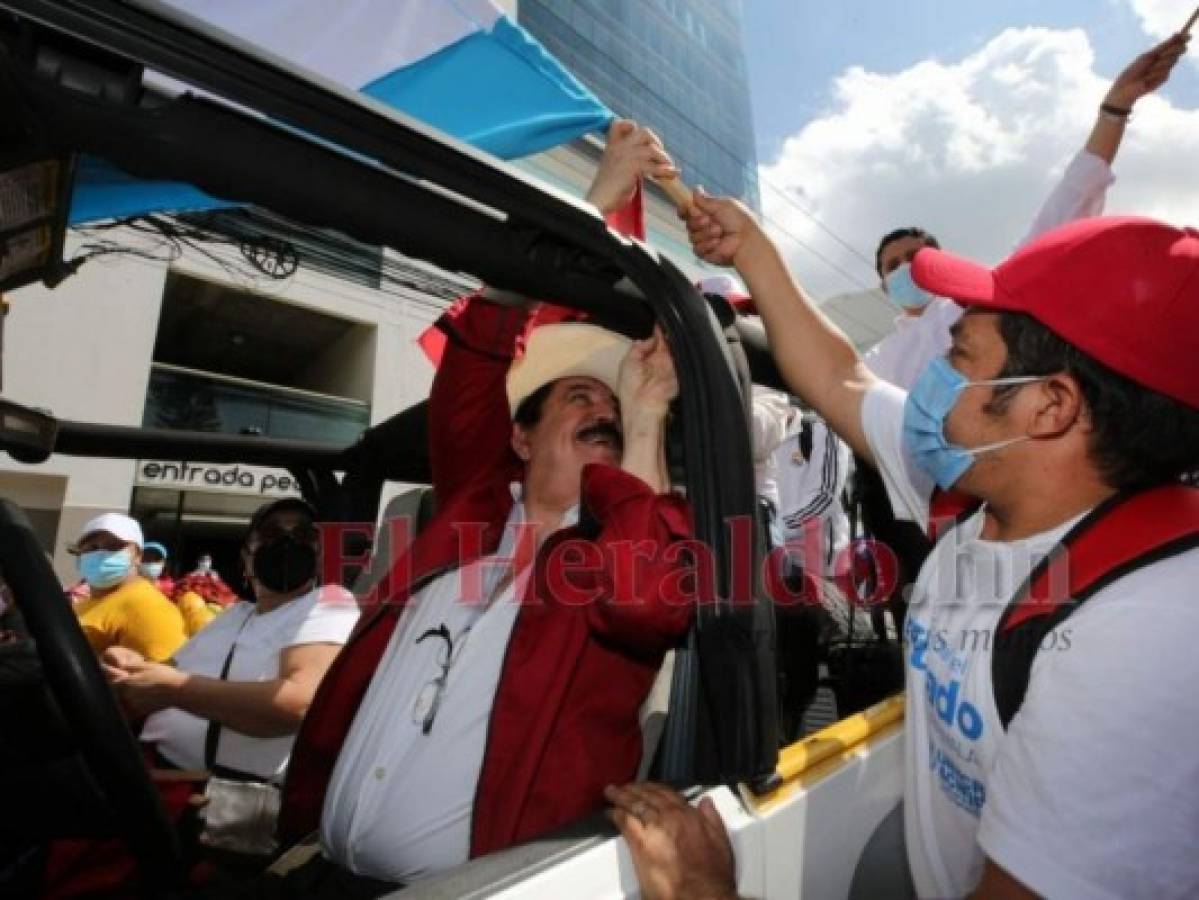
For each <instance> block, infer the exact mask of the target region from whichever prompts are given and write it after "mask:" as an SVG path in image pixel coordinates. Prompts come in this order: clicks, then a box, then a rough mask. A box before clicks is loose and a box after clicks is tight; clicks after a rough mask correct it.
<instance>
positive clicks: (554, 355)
mask: <svg viewBox="0 0 1199 900" xmlns="http://www.w3.org/2000/svg"><path fill="white" fill-rule="evenodd" d="M632 343H633V342H632V341H630V340H629V339H628V338H627V337H624V336H623V335H619V334H616V333H615V332H613V331H609V330H608V329H607V328H601V327H600V326H598V325H586V324H582V323H579V322H563V323H559V324H555V325H542V326H541V327H539V328H534V329H533V330H532V331H531V332H529V338H528V343H527V344H526V345H525V354H524V356H521V357H519V358H517V359H516V361H515V362H513V363H512V365H511V367H510V368H509V369H508V409H509V410H510V411H511V413H512V414H513V415H516V410H517V408H518V407H519V406H520V404H521V403H522V402H523V401H524V400H525V399H526V398H528V397H529V396H530V395H532V394H534V393H536V392H537V390H538V389H539V388H541V387H544V386H545V385H547V384H549V383H550V382H551V381H557V380H558V379H559V378H571V377H576V378H577V377H585V378H594V379H596V380H597V381H602V382H603V383H604V384H606V385H607V386H608V389H609V390H611V391H612V393H614V394H615V393H616V389H617V386H618V385H619V384H620V364H621V363H622V362H623V361H624V358H625V354H626V353H628V352H629V347H630V346H632Z"/></svg>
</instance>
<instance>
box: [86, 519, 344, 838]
mask: <svg viewBox="0 0 1199 900" xmlns="http://www.w3.org/2000/svg"><path fill="white" fill-rule="evenodd" d="M315 518H316V517H315V512H314V511H313V509H312V507H311V506H309V505H308V504H307V503H305V502H304V501H303V500H300V499H298V498H287V499H283V500H277V501H274V502H271V503H268V504H266V505H265V506H263V507H261V508H260V509H259V510H258V511H257V512H255V513H254V516H253V518H252V519H251V521H250V527H249V531H248V533H247V535H246V541H245V545H244V547H243V549H242V560H243V565H244V566H245V573H246V578H247V580H248V581H249V583H250V585H251V588H252V589H253V592H254V600H253V601H244V600H243V601H239V602H238V603H236V604H235V605H234V606H232V607H231V608H230V609H229V610H228V611H227V612H226V613H225V614H223V615H221V616H220V617H218V618H217V619H215V620H214V621H213V622H212V623H211V624H210V625H209V626H208V627H206V628H204V630H202V631H200V632H199V633H198V634H197V635H196V636H195V637H194V638H192V640H190V641H189V642H188V643H187V644H185V645H184V646H183V647H182V648H181V649H180V650H179V651H178V652H177V653H176V654H175V659H174V664H173V665H166V664H163V663H160V662H154V661H152V660H147V659H145V658H144V656H143V655H142V654H140V653H138V652H136V651H134V650H132V649H128V648H125V647H114V648H111V649H110V650H108V651H107V652H106V653H105V654H104V657H103V662H104V665H105V670H106V673H107V675H108V677H109V680H110V682H111V683H112V684H113V686H114V688H115V689H116V691H117V695H118V696H119V697H120V699H121V700H122V701H123V703H124V704H125V706H126V708H127V709H128V710H130V711H131V712H132V713H133V714H134V715H135V716H148V718H147V719H146V721H145V724H144V725H143V727H142V730H141V740H142V742H143V743H144V744H147V745H149V746H150V747H151V748H152V752H153V755H154V758H155V759H156V760H158V761H159V762H160V763H161V764H162V765H163V766H164V767H166V768H176V769H184V770H205V771H208V772H211V773H213V774H214V775H216V776H217V777H218V778H224V779H231V780H233V781H238V782H243V783H251V784H255V785H262V786H264V790H263V791H261V792H259V793H262V794H264V796H265V797H266V801H265V802H267V804H268V807H269V808H268V813H269V814H268V815H267V816H265V819H266V821H265V822H263V823H259V824H260V825H262V826H264V827H260V828H259V829H258V830H257V837H258V839H259V840H258V842H257V843H255V842H254V841H249V843H248V844H246V845H245V846H243V847H240V848H238V847H229V848H227V849H242V850H243V851H245V852H259V853H263V852H269V850H270V849H271V848H272V847H273V839H272V838H271V833H272V832H273V824H274V822H273V814H274V810H275V809H276V808H277V800H278V786H279V785H280V784H281V782H282V778H283V775H284V773H285V771H286V768H287V762H288V758H289V756H290V754H291V747H292V743H293V741H294V739H295V734H296V731H297V730H298V729H299V726H300V722H301V721H302V720H303V718H304V714H305V713H306V712H307V710H308V705H309V704H310V703H311V702H312V698H313V695H314V694H315V693H316V688H317V686H318V685H319V684H320V682H321V679H322V678H323V677H324V675H325V672H326V670H327V669H328V668H329V665H330V664H331V663H332V661H333V659H334V657H336V656H337V654H338V652H339V651H340V649H341V647H342V645H343V644H344V643H345V642H346V640H347V638H348V637H349V635H350V632H351V630H352V629H353V627H354V623H355V622H356V621H357V620H358V606H357V604H356V603H355V601H354V598H353V596H352V595H350V594H349V592H347V591H345V590H344V589H343V588H341V587H340V586H335V585H324V586H321V585H320V583H319V581H318V568H317V565H318V559H319V550H320V546H319V532H318V530H317V528H316V525H315ZM212 784H213V783H212V782H210V783H209V791H208V796H209V803H208V805H207V806H206V807H205V808H204V813H203V815H204V816H205V817H206V829H208V828H211V826H212V820H213V817H214V816H217V817H222V818H221V823H222V824H223V825H231V823H229V822H228V821H226V819H225V818H223V817H225V816H226V815H227V813H226V811H225V810H222V809H220V808H219V807H220V804H221V802H222V800H223V799H224V794H223V793H221V792H219V791H218V792H214V791H213V790H212ZM232 824H235V823H232ZM265 826H269V827H265ZM204 834H205V835H207V834H208V831H207V830H206V831H205V832H204ZM208 839H209V840H210V841H218V840H219V835H218V836H209V838H208Z"/></svg>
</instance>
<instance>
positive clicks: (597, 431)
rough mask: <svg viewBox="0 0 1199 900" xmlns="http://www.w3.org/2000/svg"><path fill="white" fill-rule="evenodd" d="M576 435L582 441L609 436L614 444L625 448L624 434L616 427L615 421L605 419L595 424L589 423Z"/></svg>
mask: <svg viewBox="0 0 1199 900" xmlns="http://www.w3.org/2000/svg"><path fill="white" fill-rule="evenodd" d="M576 437H577V438H578V439H579V440H581V441H588V440H591V439H592V438H608V439H609V440H610V441H611V442H612V444H613V446H615V447H617V448H623V446H624V436H623V435H622V434H621V433H620V429H619V428H617V427H616V423H615V422H609V421H603V422H596V423H595V424H594V425H588V426H587V427H586V428H584V429H583V430H581V431H580V432H579V433H578V434H577V435H576Z"/></svg>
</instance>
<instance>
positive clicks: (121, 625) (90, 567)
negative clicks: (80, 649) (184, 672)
mask: <svg viewBox="0 0 1199 900" xmlns="http://www.w3.org/2000/svg"><path fill="white" fill-rule="evenodd" d="M143 544H144V539H143V537H142V528H141V526H140V525H139V524H138V523H137V522H136V521H135V520H133V519H131V518H130V517H129V516H125V515H121V514H120V513H105V514H104V515H102V516H97V517H96V518H94V519H92V520H91V521H90V522H88V523H87V524H86V525H84V526H83V529H82V531H81V532H80V534H79V539H78V540H77V541H76V542H75V546H74V547H72V548H71V552H72V553H75V554H76V555H77V557H78V563H77V565H78V568H79V574H80V575H82V576H83V579H84V580H85V581H86V582H87V584H88V587H89V588H90V589H91V596H90V597H88V598H87V599H86V600H83V601H81V602H79V603H78V604H76V606H75V614H76V615H77V616H78V617H79V624H80V626H81V627H82V628H83V633H84V634H85V635H87V639H88V642H89V643H90V644H91V645H92V649H94V650H95V651H96V653H97V654H100V653H103V652H104V651H105V650H107V649H108V648H109V647H117V646H120V647H128V648H130V649H131V650H136V651H137V652H138V653H140V654H142V656H144V657H146V659H152V660H156V661H160V662H161V661H163V660H166V659H170V658H171V656H172V655H173V654H174V652H175V651H176V650H178V649H179V647H181V646H182V645H183V642H184V641H185V640H186V639H187V634H186V631H185V629H184V624H183V616H182V614H181V613H180V612H179V608H178V607H177V606H175V604H174V603H172V602H171V601H170V600H168V599H167V598H166V597H164V596H163V594H162V592H161V591H159V590H158V589H157V588H156V587H154V585H153V584H151V583H150V582H149V581H147V580H146V579H145V578H143V577H142V576H141V575H140V574H139V573H138V570H137V564H138V562H139V560H140V559H141V550H142V546H143Z"/></svg>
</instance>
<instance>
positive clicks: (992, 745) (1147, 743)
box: [611, 195, 1199, 898]
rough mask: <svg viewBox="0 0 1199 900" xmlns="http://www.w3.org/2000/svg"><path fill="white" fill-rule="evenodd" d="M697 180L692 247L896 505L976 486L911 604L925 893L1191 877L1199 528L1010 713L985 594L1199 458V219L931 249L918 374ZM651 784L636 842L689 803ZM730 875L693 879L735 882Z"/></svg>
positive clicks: (1085, 613)
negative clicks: (970, 253)
mask: <svg viewBox="0 0 1199 900" xmlns="http://www.w3.org/2000/svg"><path fill="white" fill-rule="evenodd" d="M696 204H697V211H696V212H695V213H694V214H693V215H692V217H691V218H690V220H689V223H688V224H689V228H690V230H691V234H692V238H693V242H694V244H695V246H696V252H697V253H698V254H700V255H701V256H702V257H704V258H705V259H707V260H709V261H710V262H725V263H728V262H733V263H734V264H735V265H736V266H737V268H738V270H739V271H740V273H741V274H742V276H743V277H745V279H746V282H747V284H748V285H749V287H750V290H751V292H752V294H753V296H754V298H755V301H756V302H757V305H758V308H759V310H760V311H761V312H762V315H763V319H764V320H765V322H766V328H767V332H768V335H769V338H770V345H771V348H772V350H773V353H774V355H775V359H776V361H777V363H778V365H779V368H780V370H781V372H782V374H783V376H784V378H785V379H786V380H787V382H788V384H789V385H790V386H791V387H792V389H793V390H794V391H795V393H796V394H797V395H799V396H801V397H803V398H804V399H805V400H807V401H808V402H810V403H811V404H812V406H813V407H814V408H815V409H816V410H817V412H819V413H820V414H821V415H823V416H824V418H825V419H826V420H827V421H828V422H829V423H830V425H831V426H832V427H833V428H834V429H835V430H836V431H837V432H838V433H839V434H840V435H841V436H842V437H843V438H844V439H845V440H846V441H847V442H848V443H849V444H850V445H851V446H852V447H853V448H855V450H856V451H857V452H858V453H859V454H861V455H862V456H864V457H867V458H868V459H870V460H872V461H873V462H874V463H875V464H876V465H877V466H878V468H879V469H880V471H881V472H882V473H883V476H884V479H885V482H886V485H887V489H888V492H889V493H890V495H891V498H892V502H893V504H894V505H895V507H896V509H898V510H900V511H901V513H902V514H904V515H905V516H906V517H908V518H910V519H913V520H916V521H922V520H923V519H925V518H926V517H927V515H928V499H929V497H930V495H931V492H932V488H933V486H934V484H935V485H937V486H939V487H941V488H944V489H948V488H951V487H952V488H957V489H960V490H962V491H964V492H966V493H968V494H971V495H973V496H975V497H978V498H979V499H981V500H982V501H983V503H984V505H983V507H982V508H981V509H980V510H979V511H978V512H977V513H975V514H974V515H973V516H971V517H970V518H969V519H967V520H966V521H964V522H963V523H961V524H960V525H959V526H958V527H957V528H956V529H954V530H953V531H952V532H950V538H949V539H946V540H942V541H941V542H940V543H939V544H938V545H937V547H936V549H935V550H934V552H933V554H932V556H930V558H929V561H928V562H927V563H926V565H925V567H924V569H923V570H922V571H921V574H920V578H919V581H918V584H917V589H916V593H915V595H914V598H913V604H912V608H911V612H910V620H909V623H908V625H907V626H906V628H905V637H906V652H907V679H908V687H909V690H908V697H909V706H908V713H907V717H906V721H905V738H906V767H907V772H906V779H905V805H904V812H905V834H906V838H907V843H908V859H909V863H910V866H911V870H912V876H913V879H914V882H915V885H916V888H917V891H918V893H919V894H920V896H922V897H960V896H965V895H967V894H969V895H971V896H974V897H1003V898H1024V897H1034V896H1037V895H1048V896H1052V897H1079V898H1091V897H1094V898H1125V897H1193V896H1196V895H1199V857H1197V856H1196V855H1195V853H1194V847H1193V842H1194V834H1195V826H1196V822H1199V774H1197V770H1196V765H1195V762H1194V760H1193V758H1192V755H1191V754H1188V753H1185V752H1182V753H1180V752H1178V750H1177V748H1178V747H1180V746H1181V747H1188V746H1190V745H1191V744H1193V743H1194V742H1195V740H1197V739H1199V727H1197V725H1196V723H1197V722H1199V699H1196V694H1195V691H1194V683H1195V680H1196V679H1197V678H1199V655H1196V654H1195V652H1194V642H1193V635H1194V634H1195V633H1197V631H1199V604H1196V603H1195V598H1194V587H1193V585H1194V583H1195V580H1196V579H1197V578H1199V549H1195V548H1194V545H1193V544H1187V545H1184V546H1180V547H1179V548H1177V549H1176V551H1175V553H1174V555H1163V556H1162V557H1161V558H1157V559H1156V560H1155V561H1154V560H1151V559H1150V560H1146V561H1145V563H1144V564H1143V565H1142V567H1141V568H1138V569H1136V570H1135V571H1132V572H1131V574H1125V575H1122V576H1120V575H1116V576H1113V577H1112V578H1111V580H1109V581H1108V582H1107V583H1106V586H1103V587H1101V588H1100V589H1098V590H1097V591H1096V592H1094V593H1093V594H1092V595H1091V596H1090V598H1089V599H1088V600H1087V602H1086V603H1085V604H1084V605H1082V606H1080V607H1079V608H1078V610H1077V611H1076V612H1074V613H1073V615H1071V616H1070V617H1069V618H1067V619H1065V621H1064V624H1062V625H1060V627H1058V628H1055V629H1054V630H1053V631H1051V632H1049V633H1047V634H1046V639H1045V640H1044V641H1043V642H1041V643H1040V644H1039V652H1036V653H1035V655H1034V657H1033V659H1032V662H1031V663H1030V669H1029V672H1028V673H1027V674H1028V681H1027V691H1026V693H1025V694H1024V696H1023V703H1022V705H1020V706H1019V707H1018V708H1017V711H1016V712H1015V714H1014V717H1012V718H1011V719H1010V721H1009V722H1008V723H1007V724H1006V726H1005V723H1004V721H1003V720H1002V719H1001V718H1000V712H999V708H998V705H997V700H998V697H997V694H996V688H997V685H998V682H997V681H993V678H992V674H993V673H992V661H993V658H994V655H993V653H992V650H993V639H994V637H995V635H996V634H997V626H998V624H999V619H1000V616H1001V615H1002V614H1004V612H1005V609H1006V608H1007V604H1008V602H1009V601H1010V600H1011V598H1012V597H1013V596H1014V595H1015V593H1016V591H1017V589H1018V588H1019V586H1020V585H1021V583H1022V582H1023V580H1024V579H1025V577H1026V576H1027V575H1029V573H1030V571H1031V569H1032V567H1033V566H1034V565H1035V564H1036V563H1037V562H1038V561H1039V560H1040V559H1041V558H1043V557H1044V556H1045V555H1046V554H1047V553H1048V552H1049V550H1050V549H1052V548H1054V547H1055V546H1057V545H1058V544H1059V542H1060V541H1061V540H1062V538H1063V537H1064V536H1065V535H1066V533H1067V532H1070V531H1071V529H1072V528H1073V527H1074V525H1075V524H1076V523H1078V522H1079V521H1080V520H1083V519H1084V518H1088V519H1090V520H1094V518H1095V516H1088V514H1089V513H1091V512H1092V511H1095V515H1101V514H1106V513H1107V512H1108V511H1110V509H1112V508H1113V504H1114V503H1115V502H1116V501H1117V500H1121V499H1124V498H1127V497H1129V496H1136V495H1137V493H1136V492H1143V491H1144V490H1145V489H1146V488H1147V487H1148V486H1154V485H1157V486H1161V485H1170V484H1174V485H1176V486H1177V485H1178V482H1179V480H1180V478H1181V476H1182V475H1183V474H1184V473H1185V472H1187V471H1188V470H1190V469H1191V468H1192V467H1193V460H1194V459H1196V458H1199V232H1197V231H1195V230H1194V229H1185V230H1184V229H1177V228H1173V227H1171V226H1168V225H1165V224H1162V223H1158V222H1154V221H1152V220H1148V219H1131V218H1127V219H1119V218H1117V219H1091V220H1088V221H1086V222H1079V223H1075V224H1073V225H1069V226H1065V227H1063V228H1060V229H1057V230H1055V231H1053V232H1051V233H1050V234H1047V235H1045V236H1044V237H1043V238H1041V239H1039V240H1037V241H1035V242H1033V243H1032V244H1030V245H1028V246H1027V247H1025V248H1023V249H1022V250H1021V251H1020V252H1018V253H1017V254H1015V255H1014V256H1013V257H1011V258H1010V259H1009V260H1007V261H1006V262H1005V263H1003V264H1002V265H1000V266H999V267H997V268H996V269H995V270H994V271H990V270H987V269H985V268H983V267H982V266H979V265H977V264H974V263H971V262H968V261H966V260H963V259H959V258H955V257H952V256H950V255H949V254H946V253H943V252H941V251H938V250H932V249H925V250H922V251H921V252H920V253H919V254H917V256H916V257H915V260H914V263H913V272H914V277H915V279H916V282H917V283H918V284H920V285H921V286H922V287H924V288H925V289H927V290H932V291H936V292H938V293H941V294H943V295H946V296H950V297H953V298H955V299H956V300H958V301H960V302H962V303H963V304H964V305H966V306H967V307H968V312H967V313H966V315H964V316H963V318H962V319H961V321H960V322H959V323H957V324H956V325H955V327H954V330H953V346H952V348H951V350H950V353H949V355H948V357H947V358H945V359H939V360H934V361H933V363H931V364H930V365H929V366H928V367H927V368H926V370H925V373H924V374H923V375H922V376H921V377H920V378H919V379H918V380H917V383H916V386H915V387H914V389H913V391H912V393H911V395H908V394H906V393H905V392H903V391H901V390H899V389H898V388H896V387H894V386H893V385H890V384H888V383H886V382H883V381H880V380H879V379H878V378H876V377H874V376H873V375H872V374H871V373H870V372H869V370H868V369H866V367H865V366H864V365H863V364H862V361H861V360H860V359H859V358H858V356H857V354H856V352H855V351H854V349H853V347H852V345H851V344H850V342H849V341H848V340H847V339H846V338H845V336H844V335H843V334H842V333H841V332H840V331H838V330H837V329H836V327H835V326H833V325H831V323H829V322H828V320H827V319H825V318H824V317H823V316H822V315H821V314H820V313H819V311H818V310H817V309H816V308H815V307H814V306H813V305H812V304H811V302H810V301H809V300H808V299H807V298H806V296H805V294H804V292H803V290H802V289H801V288H800V287H799V286H798V285H797V284H796V283H795V282H794V281H793V280H792V278H791V275H790V274H789V272H788V271H787V268H786V265H785V263H784V262H783V260H782V256H781V254H780V253H779V252H778V250H777V248H775V247H774V246H773V245H772V244H771V243H770V241H769V239H768V238H767V237H766V236H765V234H764V232H763V231H762V230H761V229H760V228H759V226H758V225H757V224H756V223H755V222H754V220H753V218H752V216H751V215H750V214H749V213H748V212H746V211H745V210H744V208H743V207H741V206H740V205H739V204H737V203H736V202H735V201H731V200H712V199H710V198H707V197H704V196H702V195H700V196H699V197H697V200H696ZM1082 298H1085V299H1086V309H1087V311H1088V312H1087V315H1086V316H1080V315H1078V314H1077V310H1078V308H1079V307H1078V304H1079V301H1080V300H1081V299H1082ZM1131 422H1135V423H1136V424H1135V426H1133V427H1130V423H1131ZM1158 490H1161V488H1160V487H1159V488H1158ZM1191 490H1193V489H1189V488H1182V487H1177V488H1176V490H1175V492H1174V495H1173V496H1177V494H1178V493H1180V492H1181V493H1185V494H1186V498H1185V502H1187V503H1192V501H1193V500H1194V497H1193V495H1192V494H1191V493H1190V492H1191ZM1179 509H1182V510H1183V511H1182V512H1181V513H1180V515H1183V516H1190V515H1192V513H1190V512H1186V511H1185V508H1182V507H1179ZM1170 510H1171V513H1168V514H1167V515H1169V514H1173V511H1174V510H1175V507H1173V506H1172V507H1170ZM1197 533H1199V532H1197ZM1110 543H1111V542H1109V544H1110ZM1188 546H1189V547H1190V549H1187V547H1188ZM1064 560H1065V562H1064V563H1063V564H1064V565H1067V566H1068V567H1072V566H1074V565H1075V562H1076V561H1075V560H1072V559H1071V558H1070V556H1069V554H1066V556H1065V557H1064ZM1084 564H1085V560H1084ZM1067 571H1068V572H1069V573H1070V574H1071V577H1073V573H1072V572H1071V571H1070V569H1069V568H1068V569H1067ZM656 791H657V789H654V790H652V791H649V790H648V789H642V788H638V787H637V786H633V787H631V788H626V789H623V790H619V791H614V792H611V796H612V798H613V799H614V800H615V801H616V802H617V804H618V807H619V809H620V812H618V814H617V818H618V820H619V821H620V822H622V823H623V824H624V825H625V826H626V833H631V834H633V835H634V838H633V840H632V843H633V844H635V845H636V846H634V852H635V854H636V853H642V852H643V851H644V850H645V848H646V846H647V845H646V844H645V842H639V841H638V837H637V836H638V835H640V834H642V833H643V830H642V826H645V825H647V824H648V826H649V827H651V828H652V827H654V825H655V823H656V822H657V813H658V811H659V810H661V811H662V813H663V815H664V816H666V815H668V816H669V817H670V818H671V820H672V821H671V828H672V829H674V827H675V825H676V822H675V821H674V820H677V819H686V818H687V817H688V816H691V817H698V816H699V815H700V814H699V813H689V812H687V811H686V810H685V809H679V808H678V807H677V806H675V805H671V804H663V803H662V802H660V800H661V796H662V795H661V794H660V793H657V792H656ZM647 810H648V813H647ZM634 813H639V815H637V816H636V818H637V819H638V821H639V822H640V823H641V824H640V825H638V824H634V825H632V826H631V828H630V816H632V815H634ZM710 815H711V813H708V814H707V816H708V817H710ZM708 820H709V819H705V820H704V821H708ZM719 849H720V848H719V842H718V841H717V842H716V844H715V849H713V848H712V847H709V848H708V851H707V855H708V856H709V857H711V858H718V857H719ZM684 862H685V861H684ZM642 864H644V859H643V861H642ZM668 868H669V867H668ZM728 875H729V873H726V876H725V877H724V878H723V880H721V879H717V881H716V882H715V883H713V884H709V885H706V886H705V889H706V890H708V894H705V896H715V897H726V896H731V891H732V888H731V881H730V879H729V877H728ZM667 896H670V894H667Z"/></svg>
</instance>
